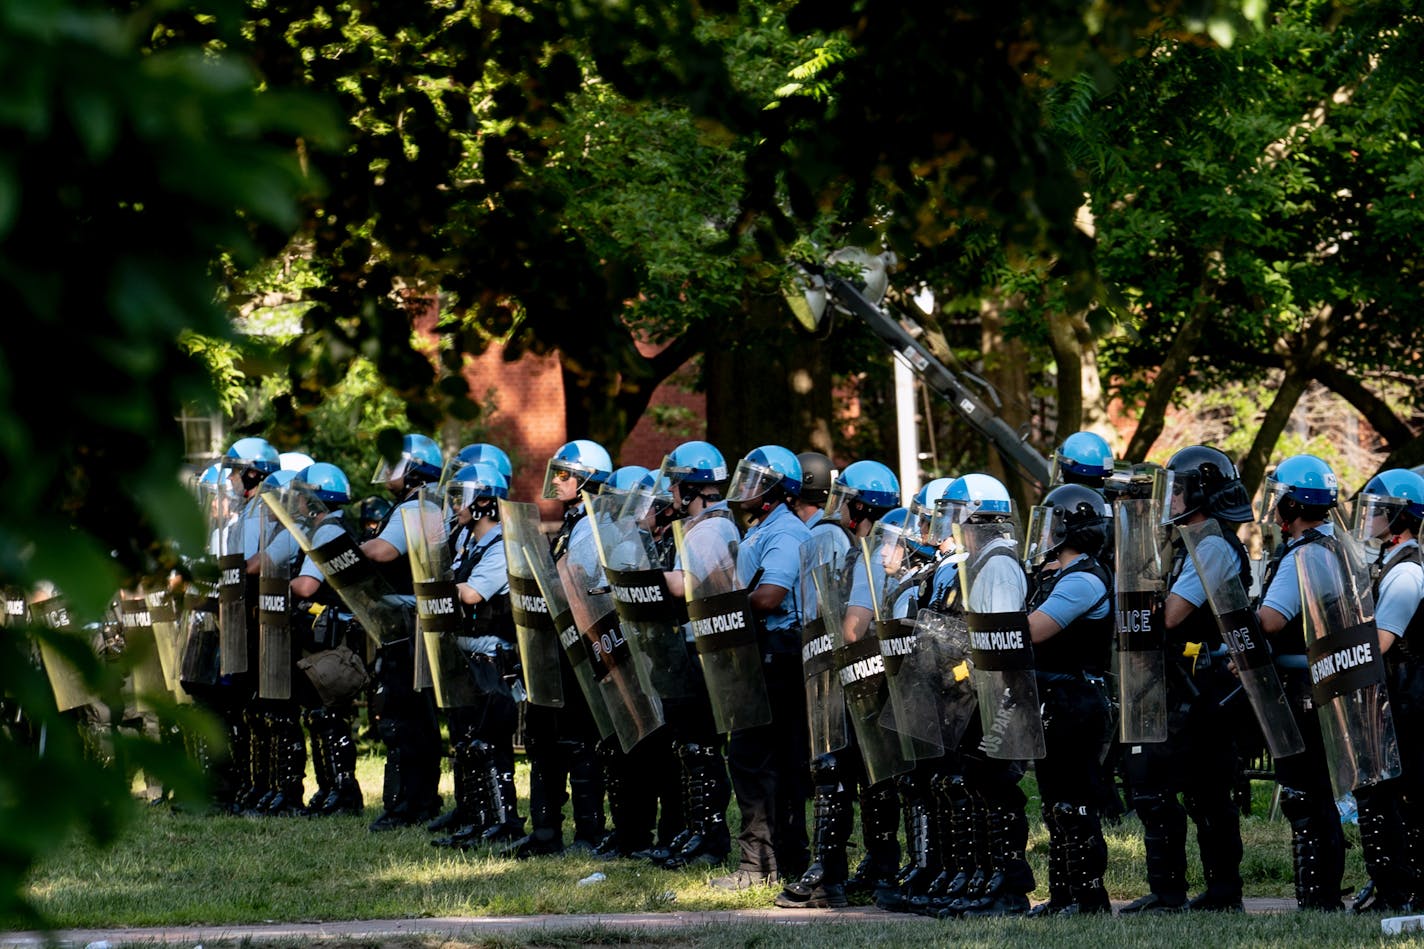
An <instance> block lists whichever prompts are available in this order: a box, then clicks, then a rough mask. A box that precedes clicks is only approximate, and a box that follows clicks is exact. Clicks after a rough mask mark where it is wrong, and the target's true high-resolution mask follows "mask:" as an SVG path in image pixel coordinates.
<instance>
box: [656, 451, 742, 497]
mask: <svg viewBox="0 0 1424 949" xmlns="http://www.w3.org/2000/svg"><path fill="white" fill-rule="evenodd" d="M664 479H665V480H666V481H667V486H668V497H669V500H671V499H672V496H673V494H674V491H673V487H674V486H677V490H676V492H675V493H676V495H677V499H678V502H679V503H678V513H679V514H682V513H686V511H687V507H688V505H690V504H691V503H692V499H693V498H701V499H702V500H704V501H706V502H707V503H709V504H710V503H714V502H716V501H720V500H722V493H721V491H720V490H718V487H717V486H718V485H720V484H722V483H723V482H725V481H726V480H727V460H726V459H725V458H723V457H722V453H721V452H720V451H718V450H717V447H716V446H715V445H712V444H710V443H709V442H704V441H690V442H683V443H682V444H681V445H678V446H677V447H676V448H674V449H673V450H672V451H670V452H668V453H667V455H665V456H664V457H663V463H662V467H661V468H659V469H658V480H659V483H661V482H662V481H663V480H664Z"/></svg>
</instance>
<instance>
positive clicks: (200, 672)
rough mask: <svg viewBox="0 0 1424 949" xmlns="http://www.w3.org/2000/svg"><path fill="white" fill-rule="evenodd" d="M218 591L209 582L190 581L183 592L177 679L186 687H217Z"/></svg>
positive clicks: (218, 646)
mask: <svg viewBox="0 0 1424 949" xmlns="http://www.w3.org/2000/svg"><path fill="white" fill-rule="evenodd" d="M221 638H222V636H221V634H220V633H219V632H218V587H217V584H216V583H213V582H212V581H209V580H202V579H197V578H195V579H193V580H191V581H190V582H189V583H188V586H187V588H186V589H185V590H184V591H183V628H182V640H183V646H182V651H181V652H180V654H179V665H178V678H179V681H180V682H181V683H182V684H183V685H185V686H188V685H193V686H211V685H217V684H218V679H219V678H221V675H222V673H221V671H220V667H221V663H220V662H219V659H218V653H219V651H220V648H221V647H220V640H221Z"/></svg>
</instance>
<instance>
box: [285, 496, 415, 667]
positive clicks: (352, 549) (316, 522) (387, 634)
mask: <svg viewBox="0 0 1424 949" xmlns="http://www.w3.org/2000/svg"><path fill="white" fill-rule="evenodd" d="M261 498H262V501H263V502H264V503H265V504H267V506H268V507H270V508H271V509H272V511H273V513H275V514H276V515H277V519H278V520H280V521H281V522H282V524H283V525H284V526H285V527H286V528H287V530H288V531H290V532H291V534H292V539H293V540H295V541H296V542H297V545H298V546H299V547H301V549H302V550H303V551H304V552H305V553H306V555H307V556H308V557H310V558H311V559H312V562H313V563H315V564H316V565H317V566H318V567H319V568H321V573H322V576H323V577H325V578H326V582H327V583H328V584H330V585H331V588H332V589H333V590H335V591H336V595H337V596H339V597H341V602H343V603H345V604H346V608H347V609H349V610H350V611H351V613H352V615H354V616H355V617H356V622H358V623H360V624H361V628H362V629H363V630H365V631H366V636H367V638H369V639H370V640H371V641H372V642H373V643H375V644H376V645H377V646H379V645H380V644H382V643H391V642H397V641H399V640H401V639H403V638H405V637H407V636H411V635H414V632H415V631H414V629H412V628H411V618H410V613H409V612H408V611H407V609H406V606H405V604H404V603H402V602H401V601H400V599H398V598H397V597H396V595H395V592H394V591H393V590H392V589H391V585H390V584H389V583H387V582H386V580H385V578H384V577H382V576H381V575H380V574H379V573H377V572H376V569H375V567H374V566H372V564H371V562H370V561H369V560H367V559H366V556H365V555H364V554H362V553H361V550H360V548H358V547H357V545H356V538H355V537H353V536H351V533H350V532H349V531H348V530H347V529H346V525H345V524H344V523H342V522H341V520H340V519H339V518H328V517H327V515H328V514H330V513H331V512H330V511H329V510H328V509H327V507H326V504H325V502H323V501H322V500H321V499H320V498H318V497H317V496H316V495H315V494H314V493H313V492H311V491H310V490H308V489H306V488H298V487H294V486H292V485H288V486H287V489H286V490H285V491H269V492H266V493H264V494H262V495H261ZM323 528H327V529H325V530H324V529H323Z"/></svg>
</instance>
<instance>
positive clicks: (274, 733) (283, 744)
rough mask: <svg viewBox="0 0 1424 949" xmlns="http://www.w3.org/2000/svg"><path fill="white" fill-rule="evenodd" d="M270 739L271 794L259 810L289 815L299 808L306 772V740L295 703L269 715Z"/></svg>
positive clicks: (300, 807) (296, 812)
mask: <svg viewBox="0 0 1424 949" xmlns="http://www.w3.org/2000/svg"><path fill="white" fill-rule="evenodd" d="M269 722H270V728H271V732H270V734H271V742H272V751H273V754H272V794H271V795H270V796H269V797H268V798H267V802H266V805H265V807H264V808H263V811H262V813H264V814H270V815H273V816H279V817H280V816H289V815H292V814H298V813H300V812H301V810H302V808H303V806H304V803H303V793H304V790H303V787H302V783H303V781H305V779H306V773H307V743H306V736H305V735H304V734H303V733H302V722H301V719H300V718H299V717H298V714H297V710H296V708H295V707H293V708H290V709H283V710H281V711H279V712H274V713H273V714H272V715H271V716H270V717H269Z"/></svg>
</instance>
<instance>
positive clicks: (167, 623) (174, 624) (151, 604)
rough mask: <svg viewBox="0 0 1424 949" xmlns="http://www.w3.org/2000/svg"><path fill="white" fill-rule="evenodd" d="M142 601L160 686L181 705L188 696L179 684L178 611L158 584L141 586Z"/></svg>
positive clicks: (165, 590) (179, 646)
mask: <svg viewBox="0 0 1424 949" xmlns="http://www.w3.org/2000/svg"><path fill="white" fill-rule="evenodd" d="M143 598H144V601H145V602H146V603H147V604H148V616H149V619H150V620H152V622H153V641H154V645H155V646H156V647H157V649H158V664H159V666H160V667H161V669H162V670H163V684H164V687H165V688H167V689H168V692H169V693H170V694H171V695H172V696H173V697H174V698H175V699H177V700H178V701H179V702H180V703H181V702H191V701H192V699H191V698H189V697H188V693H186V692H184V691H183V687H182V686H181V685H180V684H179V670H180V666H179V663H180V660H181V657H182V655H183V652H182V648H183V641H182V638H181V635H180V632H179V629H178V608H177V606H176V604H174V602H173V595H172V594H171V593H169V592H168V589H167V588H166V587H164V586H163V585H161V584H155V585H152V586H145V587H144V594H143Z"/></svg>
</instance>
